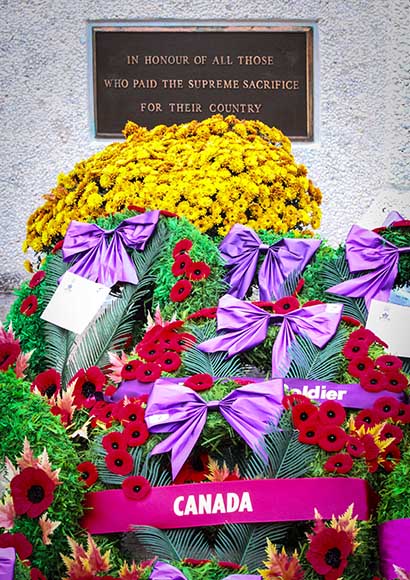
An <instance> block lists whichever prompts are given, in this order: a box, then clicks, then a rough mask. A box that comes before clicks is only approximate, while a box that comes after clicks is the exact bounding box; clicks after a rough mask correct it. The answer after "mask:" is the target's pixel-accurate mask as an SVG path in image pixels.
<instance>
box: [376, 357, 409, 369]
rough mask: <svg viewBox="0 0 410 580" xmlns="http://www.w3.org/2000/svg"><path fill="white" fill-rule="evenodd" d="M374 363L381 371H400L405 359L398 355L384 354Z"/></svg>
mask: <svg viewBox="0 0 410 580" xmlns="http://www.w3.org/2000/svg"><path fill="white" fill-rule="evenodd" d="M374 365H375V366H376V367H377V368H378V369H380V370H381V371H392V370H396V371H399V370H400V369H401V368H402V366H403V361H402V360H401V359H400V358H399V357H398V356H393V355H391V354H382V355H381V356H379V357H377V359H376V360H375V361H374Z"/></svg>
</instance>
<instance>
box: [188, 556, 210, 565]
mask: <svg viewBox="0 0 410 580" xmlns="http://www.w3.org/2000/svg"><path fill="white" fill-rule="evenodd" d="M182 561H183V563H184V564H188V565H189V566H203V565H204V564H208V563H209V562H212V560H198V559H197V558H184V559H183V560H182Z"/></svg>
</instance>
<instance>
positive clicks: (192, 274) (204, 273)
mask: <svg viewBox="0 0 410 580" xmlns="http://www.w3.org/2000/svg"><path fill="white" fill-rule="evenodd" d="M210 273H211V268H210V267H209V266H208V264H205V262H192V263H191V264H189V266H188V268H187V270H186V275H187V276H188V278H189V279H190V280H195V281H196V280H205V279H206V278H208V276H209V274H210Z"/></svg>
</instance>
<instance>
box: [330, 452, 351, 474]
mask: <svg viewBox="0 0 410 580" xmlns="http://www.w3.org/2000/svg"><path fill="white" fill-rule="evenodd" d="M352 467H353V459H352V458H351V457H350V455H348V454H347V453H336V454H335V455H332V456H331V457H329V458H328V460H327V461H326V463H325V464H324V466H323V468H324V469H325V470H326V471H330V472H331V473H349V471H350V470H351V469H352Z"/></svg>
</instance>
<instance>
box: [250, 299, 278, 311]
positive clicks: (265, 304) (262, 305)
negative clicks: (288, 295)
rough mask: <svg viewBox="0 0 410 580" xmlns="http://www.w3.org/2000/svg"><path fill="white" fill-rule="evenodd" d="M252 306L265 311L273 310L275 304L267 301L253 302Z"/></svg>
mask: <svg viewBox="0 0 410 580" xmlns="http://www.w3.org/2000/svg"><path fill="white" fill-rule="evenodd" d="M252 304H254V305H255V306H258V308H265V309H267V310H275V303H274V302H268V301H267V300H253V301H252Z"/></svg>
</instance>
